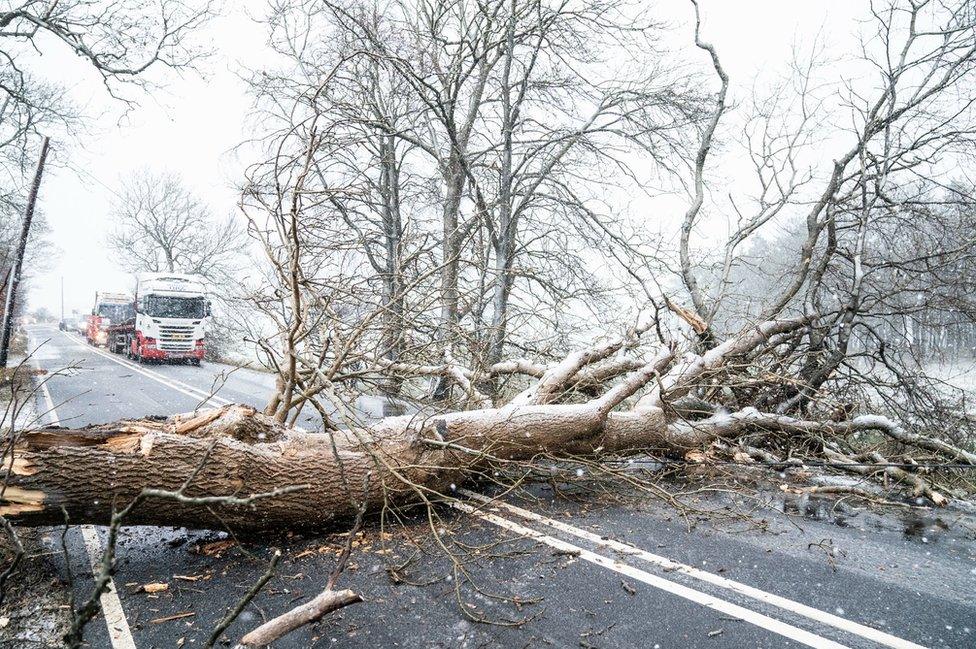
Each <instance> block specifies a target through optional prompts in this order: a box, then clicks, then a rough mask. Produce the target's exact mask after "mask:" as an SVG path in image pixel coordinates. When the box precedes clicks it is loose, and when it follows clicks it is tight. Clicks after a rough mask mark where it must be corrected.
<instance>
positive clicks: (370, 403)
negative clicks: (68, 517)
mask: <svg viewBox="0 0 976 649" xmlns="http://www.w3.org/2000/svg"><path fill="white" fill-rule="evenodd" d="M30 337H31V346H32V347H35V346H37V347H38V351H37V352H36V353H35V359H36V363H37V364H38V365H39V366H40V367H41V368H44V369H47V370H49V371H54V370H57V369H60V368H63V367H71V368H73V369H70V370H68V371H66V372H63V373H59V374H58V375H57V376H54V377H52V378H50V379H49V380H48V381H47V383H46V387H47V394H45V395H43V397H42V398H41V399H40V400H39V403H38V409H39V410H41V411H47V410H50V411H52V412H50V413H49V415H48V417H49V420H50V421H60V423H61V424H62V425H70V426H82V425H85V424H88V423H95V422H102V421H111V420H115V419H119V418H123V417H137V416H144V415H147V414H160V415H166V414H173V413H177V412H185V411H188V410H192V409H194V408H195V407H198V406H199V405H200V403H201V402H202V401H203V400H204V399H205V398H206V397H207V396H208V395H209V394H210V393H211V391H212V388H213V386H214V385H215V383H216V384H217V385H218V386H219V388H220V389H219V390H218V391H217V393H216V396H215V397H213V398H212V399H210V403H213V404H220V403H225V402H227V401H236V402H244V403H250V404H253V405H261V404H262V403H263V401H264V400H265V399H266V398H267V396H268V395H269V393H270V390H271V388H272V379H271V377H270V376H268V375H265V374H262V373H260V372H254V371H250V370H239V371H233V372H231V370H232V368H230V367H228V366H222V365H218V364H213V363H204V364H203V365H202V366H201V367H191V366H138V365H136V364H134V363H131V362H128V361H126V360H124V359H122V358H120V357H116V356H113V355H111V354H106V353H103V352H102V351H101V350H95V349H92V348H90V347H88V346H86V345H85V344H84V342H83V341H82V340H81V338H79V337H78V336H76V335H73V334H65V333H62V332H59V331H57V330H56V329H55V328H53V327H45V326H35V327H34V328H32V329H31V330H30ZM42 343H43V344H42ZM48 398H49V400H48ZM359 407H360V408H361V409H362V410H363V411H364V412H367V413H372V415H374V416H379V415H381V414H382V410H383V404H382V402H381V401H380V400H370V399H366V400H365V401H364V402H362V403H360V404H359ZM300 424H301V425H303V426H305V427H308V428H310V429H313V428H314V426H315V424H316V422H315V420H314V418H312V417H311V416H309V417H308V418H303V421H302V422H300ZM774 477H775V476H774ZM460 491H461V492H462V493H460V494H459V495H460V496H461V500H460V501H459V503H458V504H457V505H456V507H455V508H454V509H453V510H451V509H444V510H442V511H439V512H438V515H439V516H441V518H440V519H434V522H433V524H432V526H433V528H434V530H435V531H434V532H432V531H431V523H430V521H428V520H427V519H426V518H424V517H423V516H416V517H415V518H411V517H409V516H408V517H407V518H406V519H405V520H403V521H402V522H399V523H397V524H396V525H393V524H391V521H389V520H387V521H385V524H384V526H382V527H381V524H383V522H382V521H372V522H370V524H369V525H368V526H367V529H365V530H364V532H363V533H362V536H361V537H360V538H359V539H357V542H356V544H355V547H356V549H355V551H354V553H353V555H352V556H351V558H350V565H349V569H348V570H347V572H346V573H345V574H344V576H343V579H342V584H343V585H345V586H347V587H350V588H353V589H356V590H358V592H361V593H362V594H363V596H364V598H365V600H366V601H365V602H364V603H362V604H359V605H356V606H352V607H350V608H348V609H345V610H343V611H341V612H340V613H338V614H337V615H334V616H332V617H331V618H329V619H328V620H326V621H323V622H320V623H318V624H315V625H312V626H310V627H306V628H305V629H302V630H300V631H298V632H296V633H294V634H293V635H291V636H289V637H288V638H287V639H286V640H284V641H282V642H280V643H278V644H277V645H276V646H277V647H279V648H286V647H287V648H304V647H332V646H336V647H387V646H389V647H658V648H660V649H664V648H669V647H712V648H721V647H782V646H813V647H885V646H887V647H914V646H931V647H976V536H974V530H976V527H974V521H973V518H972V517H971V516H968V515H965V514H963V513H961V512H957V511H953V510H947V511H942V512H935V513H927V514H926V513H923V514H919V513H917V512H906V513H904V514H903V515H899V516H894V515H890V514H889V515H883V516H882V515H877V514H871V513H868V512H860V511H857V510H852V509H851V508H848V507H841V508H839V509H838V508H832V506H831V503H825V502H821V501H811V500H806V499H799V500H796V499H791V498H790V497H789V496H786V495H779V492H778V491H777V490H776V489H775V488H773V489H771V490H770V496H769V499H768V502H769V503H771V504H772V506H768V507H763V508H757V507H756V503H755V502H752V501H746V502H743V501H739V500H736V499H732V498H729V499H723V498H722V496H721V495H707V494H703V495H702V497H701V506H702V507H703V508H706V507H708V508H714V509H716V510H717V511H719V512H720V513H722V514H728V512H729V508H733V509H734V508H739V509H741V510H751V520H752V522H753V524H749V525H744V524H742V523H741V522H739V523H736V522H731V521H730V520H729V519H728V518H727V517H722V518H721V519H720V518H719V517H717V516H711V517H708V516H703V515H701V514H694V513H692V514H689V515H687V516H685V515H682V514H681V513H679V512H677V511H676V510H675V509H674V508H672V507H671V506H670V505H667V504H664V503H662V502H661V501H659V500H652V499H648V498H642V499H624V500H621V501H616V500H609V499H607V498H604V497H599V496H590V497H586V498H576V499H571V498H566V497H563V496H562V495H559V496H557V495H556V494H555V493H554V492H553V491H552V490H551V488H550V487H548V486H545V485H539V486H536V487H533V488H531V489H529V490H528V491H527V492H526V493H525V494H523V495H522V496H521V497H520V498H518V499H517V498H515V497H506V498H505V499H500V500H497V501H491V500H489V499H487V498H485V497H484V496H481V495H479V494H477V493H473V492H467V491H464V490H460ZM459 510H464V511H463V512H462V511H459ZM838 512H841V513H838ZM757 523H758V524H757ZM100 534H102V532H100V531H98V530H95V529H93V528H84V529H81V530H79V529H72V531H71V533H70V535H69V540H70V550H71V552H70V555H71V563H72V566H71V567H72V572H73V574H74V576H75V596H76V598H80V597H84V596H86V594H87V593H88V592H90V590H91V567H90V559H91V556H96V557H97V551H98V550H99V548H100V547H101V546H100ZM435 535H439V537H440V539H441V540H443V541H446V542H445V543H444V546H446V547H448V548H451V549H453V550H454V551H458V555H457V562H455V560H453V559H452V558H451V557H449V556H448V555H447V554H446V553H445V552H444V551H443V549H442V548H441V544H440V543H437V542H435V540H436V538H435ZM238 541H239V543H237V544H234V543H233V539H228V538H227V535H226V534H223V533H213V532H208V533H199V532H188V531H186V530H182V529H157V528H130V529H127V530H126V532H125V535H124V537H123V538H122V540H121V542H120V544H119V567H118V571H117V573H116V575H115V579H114V588H115V590H114V591H113V593H114V594H112V595H110V596H107V597H106V598H103V602H102V603H103V606H104V607H105V609H106V612H105V615H104V616H102V617H99V618H98V622H97V624H93V625H92V626H91V628H90V629H89V633H88V636H87V637H88V639H89V641H90V643H91V646H93V647H99V648H101V647H107V648H113V649H128V648H130V647H133V646H134V647H139V648H140V649H141V648H145V647H160V648H162V647H181V646H182V647H192V646H202V645H203V643H204V642H205V641H206V639H207V636H208V634H209V631H210V629H212V628H213V626H214V625H215V624H216V623H217V622H218V621H219V620H220V619H221V618H222V617H223V615H224V614H225V613H226V611H227V610H228V607H230V606H232V605H233V604H234V603H235V602H237V601H238V600H239V599H240V598H241V597H242V596H243V594H244V593H245V592H246V591H247V590H248V589H249V588H250V587H251V585H252V584H253V583H254V582H255V581H256V580H257V579H258V578H259V577H260V576H261V575H262V574H263V573H264V572H265V570H266V568H267V561H268V559H269V557H270V556H271V553H272V551H273V550H272V548H277V549H280V550H281V551H282V553H283V554H282V556H283V558H282V561H281V563H280V564H279V566H278V569H277V571H276V575H275V577H273V578H272V579H271V581H270V582H269V583H268V585H267V586H266V587H265V589H264V591H263V592H262V593H261V594H260V595H259V596H258V597H257V598H256V599H255V600H254V602H253V603H252V604H251V605H249V606H248V607H247V609H246V610H245V612H244V614H243V615H242V616H241V618H240V619H239V620H238V621H237V622H236V623H234V624H233V625H232V626H231V627H230V628H229V629H228V631H227V633H226V635H227V637H229V638H231V639H236V638H238V637H240V635H242V634H243V633H244V632H246V631H247V630H249V629H251V628H253V627H254V626H256V625H257V624H259V623H260V622H261V620H262V619H263V618H266V617H269V616H272V615H275V614H278V613H280V612H283V611H285V610H287V609H288V608H291V607H293V606H295V605H297V604H298V603H300V602H302V601H304V600H305V599H307V598H308V597H310V596H312V595H314V594H315V593H317V592H318V589H320V588H321V587H322V585H323V584H324V582H325V579H326V578H327V577H328V575H329V573H330V571H331V568H332V565H333V563H334V560H335V555H336V553H337V551H338V548H339V547H340V545H341V543H342V537H341V536H340V535H334V534H333V535H329V534H323V535H321V536H308V537H306V536H302V535H288V534H286V535H281V536H275V537H264V538H247V539H238ZM224 546H229V547H224ZM461 548H464V549H465V551H464V552H463V553H462V552H459V550H460V549H461ZM221 549H222V551H221V552H217V550H221ZM61 569H62V570H63V566H62V568H61ZM153 582H162V583H166V584H168V589H167V590H165V591H163V592H160V593H156V594H147V593H145V592H142V590H141V588H140V586H141V585H143V584H147V583H153ZM482 617H483V618H487V619H488V620H490V623H485V622H476V621H474V620H475V619H479V618H482ZM218 646H220V645H218Z"/></svg>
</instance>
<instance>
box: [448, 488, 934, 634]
mask: <svg viewBox="0 0 976 649" xmlns="http://www.w3.org/2000/svg"><path fill="white" fill-rule="evenodd" d="M458 492H459V493H461V494H463V495H464V496H467V497H468V498H471V499H472V500H477V501H479V502H482V503H485V504H489V505H493V506H497V507H501V508H502V509H505V510H506V511H509V512H511V513H513V514H516V515H518V516H520V517H522V518H524V519H527V520H531V521H535V522H537V523H542V524H543V525H547V526H549V527H552V528H554V529H557V530H559V531H561V532H565V533H566V534H572V535H573V536H576V537H579V538H582V539H585V540H587V541H590V542H591V543H595V544H597V546H598V547H606V548H611V549H613V550H615V551H617V552H619V553H620V554H623V555H627V556H632V557H636V558H638V559H642V560H644V561H646V562H648V563H652V564H654V565H656V566H660V567H661V568H664V569H666V570H673V571H675V572H680V573H682V574H685V575H688V576H689V577H694V578H695V579H699V580H701V581H704V582H707V583H709V584H712V585H715V586H719V587H721V588H726V589H728V590H732V591H735V592H737V593H739V594H740V595H745V596H746V597H750V598H752V599H755V600H758V601H761V602H764V603H766V604H770V605H772V606H775V607H777V608H780V609H783V610H785V611H789V612H791V613H795V614H797V615H802V616H803V617H806V618H808V619H811V620H814V621H816V622H820V623H821V624H826V625H829V626H832V627H834V628H837V629H840V630H842V631H846V632H847V633H851V634H854V635H857V636H860V637H862V638H865V639H867V640H871V641H872V642H876V643H878V644H881V645H884V646H886V647H894V648H896V649H924V647H922V646H921V645H917V644H915V643H914V642H910V641H908V640H904V639H902V638H899V637H896V636H893V635H891V634H888V633H885V632H884V631H879V630H878V629H872V628H871V627H869V626H864V625H863V624H858V623H857V622H854V621H853V620H848V619H845V618H842V617H839V616H837V615H833V614H832V613H827V612H826V611H821V610H820V609H816V608H813V607H811V606H807V605H806V604H801V603H800V602H796V601H793V600H791V599H787V598H785V597H780V596H779V595H774V594H772V593H767V592H766V591H764V590H759V589H758V588H754V587H752V586H748V585H746V584H743V583H740V582H737V581H734V580H732V579H728V578H726V577H722V576H720V575H716V574H714V573H711V572H708V571H705V570H701V569H699V568H695V567H694V566H689V565H687V564H684V563H679V562H677V561H672V560H671V559H668V558H666V557H663V556H661V555H658V554H653V553H651V552H648V551H646V550H643V549H641V548H639V547H637V546H635V545H631V544H629V543H623V542H621V541H614V540H612V539H604V538H602V537H600V536H598V535H596V534H593V533H592V532H588V531H586V530H584V529H580V528H578V527H574V526H572V525H568V524H567V523H563V522H561V521H557V520H554V519H551V518H548V517H546V516H542V515H540V514H536V513H535V512H532V511H529V510H527V509H523V508H521V507H518V506H516V505H512V504H509V503H506V502H503V501H501V500H493V499H491V498H489V497H487V496H484V495H482V494H478V493H475V492H473V491H470V490H468V489H458Z"/></svg>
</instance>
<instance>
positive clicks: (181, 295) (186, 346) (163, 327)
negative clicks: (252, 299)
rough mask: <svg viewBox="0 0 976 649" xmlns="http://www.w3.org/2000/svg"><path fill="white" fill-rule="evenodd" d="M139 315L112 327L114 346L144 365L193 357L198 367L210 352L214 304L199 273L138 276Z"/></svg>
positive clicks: (143, 274)
mask: <svg viewBox="0 0 976 649" xmlns="http://www.w3.org/2000/svg"><path fill="white" fill-rule="evenodd" d="M134 305H135V315H134V317H133V318H132V319H130V320H129V321H128V322H125V323H119V324H118V325H114V326H112V327H110V328H109V334H110V336H111V341H110V343H109V344H108V347H109V349H110V350H112V351H113V352H115V353H117V354H126V355H127V356H128V357H129V358H134V359H136V360H138V361H139V362H140V363H144V362H146V361H166V360H189V361H190V362H191V363H193V364H194V365H199V364H200V361H201V360H202V359H203V355H204V352H205V350H206V329H207V324H208V320H209V319H210V302H209V300H208V299H207V289H206V284H205V283H204V280H203V278H202V277H200V276H198V275H184V274H180V273H140V274H138V275H136V290H135V303H134Z"/></svg>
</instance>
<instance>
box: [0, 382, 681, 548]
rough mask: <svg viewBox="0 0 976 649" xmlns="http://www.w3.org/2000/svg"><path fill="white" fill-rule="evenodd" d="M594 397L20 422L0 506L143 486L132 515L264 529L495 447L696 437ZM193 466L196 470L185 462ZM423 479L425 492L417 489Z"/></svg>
mask: <svg viewBox="0 0 976 649" xmlns="http://www.w3.org/2000/svg"><path fill="white" fill-rule="evenodd" d="M605 410H606V408H605V407H604V406H602V405H601V402H600V401H594V402H590V403H587V404H579V405H541V406H540V405H530V406H512V407H505V408H497V409H485V410H472V411H466V412H455V413H450V414H447V415H443V416H438V417H434V418H431V419H428V420H426V421H417V420H416V419H415V418H413V417H409V416H407V417H390V418H387V419H384V420H382V421H380V422H379V423H377V424H376V425H374V426H373V427H371V428H369V429H359V430H350V431H340V432H336V433H332V434H326V433H321V434H312V433H301V432H296V431H293V430H290V429H287V428H285V427H282V426H281V425H279V424H277V423H276V422H275V421H274V420H273V419H272V418H270V417H267V416H265V415H262V414H260V413H258V412H256V411H255V410H254V409H253V408H250V407H248V406H238V405H233V406H226V407H224V408H221V409H217V410H212V411H203V412H202V413H194V414H190V415H178V416H175V417H172V418H170V419H168V420H166V421H162V422H157V421H151V420H139V421H120V422H116V423H112V424H105V425H100V426H92V427H88V428H84V429H79V430H67V429H59V428H49V429H42V430H36V431H29V432H25V433H22V434H21V435H20V436H19V439H18V441H17V444H16V447H15V450H14V453H13V456H12V457H11V456H9V455H8V456H7V457H5V458H4V462H3V467H4V469H6V470H8V474H9V475H8V476H7V487H6V489H5V490H4V491H3V492H2V497H0V514H2V515H3V516H6V517H7V518H9V519H10V520H11V521H12V522H14V523H16V524H19V525H54V524H60V523H63V522H64V520H65V518H64V513H63V511H62V508H63V509H64V510H65V511H66V512H67V514H68V517H69V519H70V521H71V522H72V523H94V524H107V523H108V522H109V519H110V517H111V514H112V509H113V506H114V507H115V508H116V509H120V508H122V507H124V506H126V505H128V504H129V503H130V502H131V501H132V500H133V499H135V498H136V497H137V496H139V495H140V493H141V492H142V491H143V490H145V489H154V490H165V491H170V492H178V491H180V489H181V487H183V486H184V482H185V481H187V480H188V479H189V478H191V476H192V480H189V484H188V485H187V486H186V488H185V490H184V491H183V492H182V494H181V496H183V497H175V496H171V495H150V496H148V497H147V498H146V499H145V500H144V502H142V503H141V504H140V505H139V506H137V507H135V508H134V509H133V511H132V512H131V513H130V514H129V516H128V517H127V519H126V521H127V523H128V524H133V525H137V524H138V525H161V526H170V525H172V526H184V527H189V528H214V529H223V528H224V527H225V526H230V527H231V528H232V529H235V530H263V529H271V528H290V529H294V528H306V527H327V526H329V525H330V524H333V523H336V522H339V521H341V520H344V519H347V518H348V517H351V516H354V515H355V514H356V511H357V508H358V506H359V505H360V504H361V503H363V502H364V501H365V503H366V505H367V507H368V508H369V509H376V508H378V507H379V506H381V505H383V504H386V503H389V504H403V503H408V502H410V501H417V500H419V499H420V496H421V494H422V492H427V493H429V492H431V491H432V492H439V491H445V490H447V489H448V487H449V485H450V484H452V483H460V482H462V481H463V480H464V479H465V477H466V476H467V475H468V474H469V473H470V472H471V471H472V470H474V469H477V468H479V467H483V466H485V465H486V464H488V463H489V462H490V461H491V459H492V458H498V459H527V458H531V457H533V456H536V455H538V454H539V453H543V452H556V453H558V452H560V451H564V452H567V453H569V452H574V453H575V452H587V451H592V450H593V449H594V448H596V447H600V446H602V447H603V448H604V449H607V450H612V449H619V448H621V447H624V446H627V445H631V444H632V443H633V442H634V441H640V442H641V443H642V445H650V446H654V445H658V444H663V445H666V446H668V447H671V448H674V447H675V445H676V444H677V445H680V444H681V443H682V441H683V442H684V443H688V444H690V445H694V444H695V443H696V442H698V441H700V440H699V439H698V435H697V434H692V435H690V436H689V435H687V434H685V435H678V436H675V437H674V438H671V437H669V436H668V435H667V434H666V433H667V425H666V424H665V421H664V418H663V416H662V415H661V411H660V410H658V409H652V410H650V411H647V412H645V413H641V414H640V415H637V416H635V415H634V414H633V413H613V414H610V415H608V414H607V412H605ZM195 472H196V473H195ZM287 487H300V488H299V489H296V490H294V491H291V492H289V493H285V494H281V495H277V496H273V497H268V498H262V499H259V500H256V501H255V502H254V503H252V504H249V505H246V506H242V505H239V504H234V505H228V504H226V503H221V502H213V503H207V504H208V506H207V507H201V506H200V504H201V503H200V502H197V501H196V500H194V499H198V498H204V497H206V498H220V497H228V496H236V497H237V498H244V497H248V496H251V495H254V494H264V493H269V492H274V491H276V490H282V489H283V488H287ZM422 490H423V491H422Z"/></svg>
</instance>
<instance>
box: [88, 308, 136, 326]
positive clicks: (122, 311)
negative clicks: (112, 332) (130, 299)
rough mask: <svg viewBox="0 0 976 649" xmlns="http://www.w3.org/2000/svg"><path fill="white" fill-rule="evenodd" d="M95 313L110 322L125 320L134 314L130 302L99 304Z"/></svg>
mask: <svg viewBox="0 0 976 649" xmlns="http://www.w3.org/2000/svg"><path fill="white" fill-rule="evenodd" d="M97 314H98V315H99V316H100V317H102V318H108V320H109V321H110V322H125V321H126V320H128V319H129V318H131V317H133V315H134V313H133V308H132V305H131V304H99V305H98V310H97Z"/></svg>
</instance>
